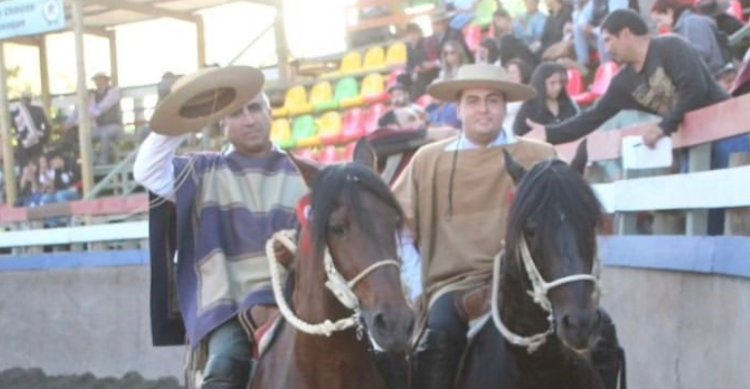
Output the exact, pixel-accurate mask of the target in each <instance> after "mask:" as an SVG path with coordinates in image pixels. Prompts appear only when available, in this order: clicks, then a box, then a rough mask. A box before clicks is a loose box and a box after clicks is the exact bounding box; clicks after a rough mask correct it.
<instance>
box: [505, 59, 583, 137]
mask: <svg viewBox="0 0 750 389" xmlns="http://www.w3.org/2000/svg"><path fill="white" fill-rule="evenodd" d="M567 79H568V75H567V70H566V69H565V67H563V66H562V65H560V64H556V63H550V62H548V63H543V64H541V65H539V67H537V68H536V70H534V74H532V75H531V86H532V87H533V88H534V89H536V96H534V97H533V98H532V99H531V100H528V101H525V102H524V103H523V104H522V105H521V109H520V110H519V111H518V114H517V115H516V118H515V123H514V124H513V132H515V134H516V135H519V136H520V135H524V134H526V133H527V132H529V131H531V128H530V127H529V126H528V124H526V119H531V120H533V121H534V122H537V123H540V124H555V123H560V122H561V121H563V120H565V119H568V118H570V117H573V116H575V115H576V114H577V113H578V112H579V111H580V109H579V108H578V105H577V104H576V103H575V102H574V101H573V100H572V99H571V98H570V96H568V92H567V91H566V90H565V85H566V83H567Z"/></svg>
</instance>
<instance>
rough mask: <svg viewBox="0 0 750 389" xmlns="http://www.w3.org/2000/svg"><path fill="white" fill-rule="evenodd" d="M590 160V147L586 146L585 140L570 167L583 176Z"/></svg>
mask: <svg viewBox="0 0 750 389" xmlns="http://www.w3.org/2000/svg"><path fill="white" fill-rule="evenodd" d="M588 159H589V152H588V147H587V146H586V139H584V140H583V141H582V142H581V143H579V144H578V148H577V149H576V155H575V156H574V157H573V160H572V161H570V167H571V168H573V170H575V171H577V172H578V173H581V175H583V173H584V172H585V171H586V162H588Z"/></svg>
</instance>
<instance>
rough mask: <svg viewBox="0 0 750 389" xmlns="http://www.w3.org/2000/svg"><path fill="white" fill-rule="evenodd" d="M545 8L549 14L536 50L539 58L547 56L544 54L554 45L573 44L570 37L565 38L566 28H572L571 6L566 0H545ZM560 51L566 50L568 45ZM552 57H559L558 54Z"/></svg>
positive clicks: (568, 48) (568, 49)
mask: <svg viewBox="0 0 750 389" xmlns="http://www.w3.org/2000/svg"><path fill="white" fill-rule="evenodd" d="M547 9H548V10H549V16H547V20H546V21H545V23H544V31H543V32H542V38H541V46H540V47H539V50H537V51H536V53H537V56H539V57H540V58H548V57H546V56H545V55H544V54H545V52H546V51H547V50H548V49H549V48H550V47H553V46H554V45H559V44H561V43H564V44H566V45H568V46H572V44H573V41H572V39H565V35H566V29H568V30H569V29H570V28H572V17H573V7H572V6H571V5H570V3H569V2H568V1H567V0H547ZM571 38H572V37H571ZM558 51H560V49H558ZM562 51H563V52H568V51H570V47H566V48H563V49H562ZM553 57H559V55H555V56H553Z"/></svg>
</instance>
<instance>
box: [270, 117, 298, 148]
mask: <svg viewBox="0 0 750 389" xmlns="http://www.w3.org/2000/svg"><path fill="white" fill-rule="evenodd" d="M271 141H273V142H274V143H276V144H277V145H278V146H279V147H281V148H283V149H288V148H292V147H294V139H293V138H292V129H291V127H290V126H289V120H287V119H276V120H274V121H273V123H271Z"/></svg>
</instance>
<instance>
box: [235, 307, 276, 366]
mask: <svg viewBox="0 0 750 389" xmlns="http://www.w3.org/2000/svg"><path fill="white" fill-rule="evenodd" d="M241 316H242V319H241V321H243V322H244V323H243V325H244V326H245V327H246V328H249V329H250V331H247V332H248V336H250V337H252V340H253V359H255V360H257V359H258V358H260V357H261V356H262V355H263V353H264V352H265V351H266V350H268V349H269V348H270V347H271V344H273V340H274V339H275V338H276V336H275V335H276V333H277V332H278V330H279V329H280V328H281V326H280V325H279V324H280V323H281V319H280V318H281V314H280V313H279V309H278V308H277V307H275V306H271V305H255V306H253V307H251V308H250V309H249V310H247V311H246V312H245V313H244V314H243V315H241Z"/></svg>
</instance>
